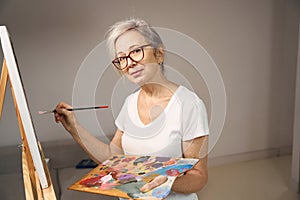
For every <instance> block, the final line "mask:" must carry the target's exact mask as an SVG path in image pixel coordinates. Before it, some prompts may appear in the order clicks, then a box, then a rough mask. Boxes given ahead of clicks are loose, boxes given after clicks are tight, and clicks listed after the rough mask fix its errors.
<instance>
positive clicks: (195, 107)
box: [182, 94, 209, 141]
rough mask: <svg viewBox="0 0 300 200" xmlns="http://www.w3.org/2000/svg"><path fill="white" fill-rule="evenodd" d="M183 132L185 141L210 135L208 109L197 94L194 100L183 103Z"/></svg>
mask: <svg viewBox="0 0 300 200" xmlns="http://www.w3.org/2000/svg"><path fill="white" fill-rule="evenodd" d="M182 132H183V141H188V140H192V139H194V138H197V137H201V136H205V135H208V134H209V127H208V119H207V112H206V108H205V105H204V103H203V101H202V100H201V99H199V97H198V96H197V95H196V94H195V95H194V96H193V100H190V101H189V102H188V101H186V102H183V105H182Z"/></svg>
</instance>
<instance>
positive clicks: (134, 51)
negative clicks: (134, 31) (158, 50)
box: [132, 48, 142, 53]
mask: <svg viewBox="0 0 300 200" xmlns="http://www.w3.org/2000/svg"><path fill="white" fill-rule="evenodd" d="M141 50H142V49H141V48H137V49H135V50H132V53H139V52H140V51H141Z"/></svg>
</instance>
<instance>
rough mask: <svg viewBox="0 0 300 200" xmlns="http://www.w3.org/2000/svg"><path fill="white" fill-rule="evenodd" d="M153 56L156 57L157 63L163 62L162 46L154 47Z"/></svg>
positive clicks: (163, 51) (163, 52)
mask: <svg viewBox="0 0 300 200" xmlns="http://www.w3.org/2000/svg"><path fill="white" fill-rule="evenodd" d="M155 57H156V59H157V63H160V64H161V63H163V62H164V58H165V50H164V48H163V47H157V48H156V49H155Z"/></svg>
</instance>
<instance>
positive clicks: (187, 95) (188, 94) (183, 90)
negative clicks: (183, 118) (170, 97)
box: [176, 85, 201, 102]
mask: <svg viewBox="0 0 300 200" xmlns="http://www.w3.org/2000/svg"><path fill="white" fill-rule="evenodd" d="M176 94H177V95H178V97H179V99H180V100H182V101H187V102H190V101H195V100H197V101H198V100H201V99H200V98H199V96H198V95H197V94H196V93H195V92H194V91H192V90H190V89H188V88H187V87H185V86H183V85H180V86H179V87H178V89H177V93H176Z"/></svg>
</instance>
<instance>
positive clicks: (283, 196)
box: [199, 156, 300, 200]
mask: <svg viewBox="0 0 300 200" xmlns="http://www.w3.org/2000/svg"><path fill="white" fill-rule="evenodd" d="M291 160H292V158H291V156H282V157H275V158H269V159H262V160H252V161H247V162H241V163H235V164H229V165H225V166H218V167H211V168H209V182H208V184H207V185H206V187H205V188H204V189H203V190H202V191H201V192H200V193H199V199H200V200H221V199H224V200H300V196H299V195H298V194H296V193H295V192H294V191H291V190H290V189H289V188H288V185H289V183H290V172H291Z"/></svg>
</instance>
